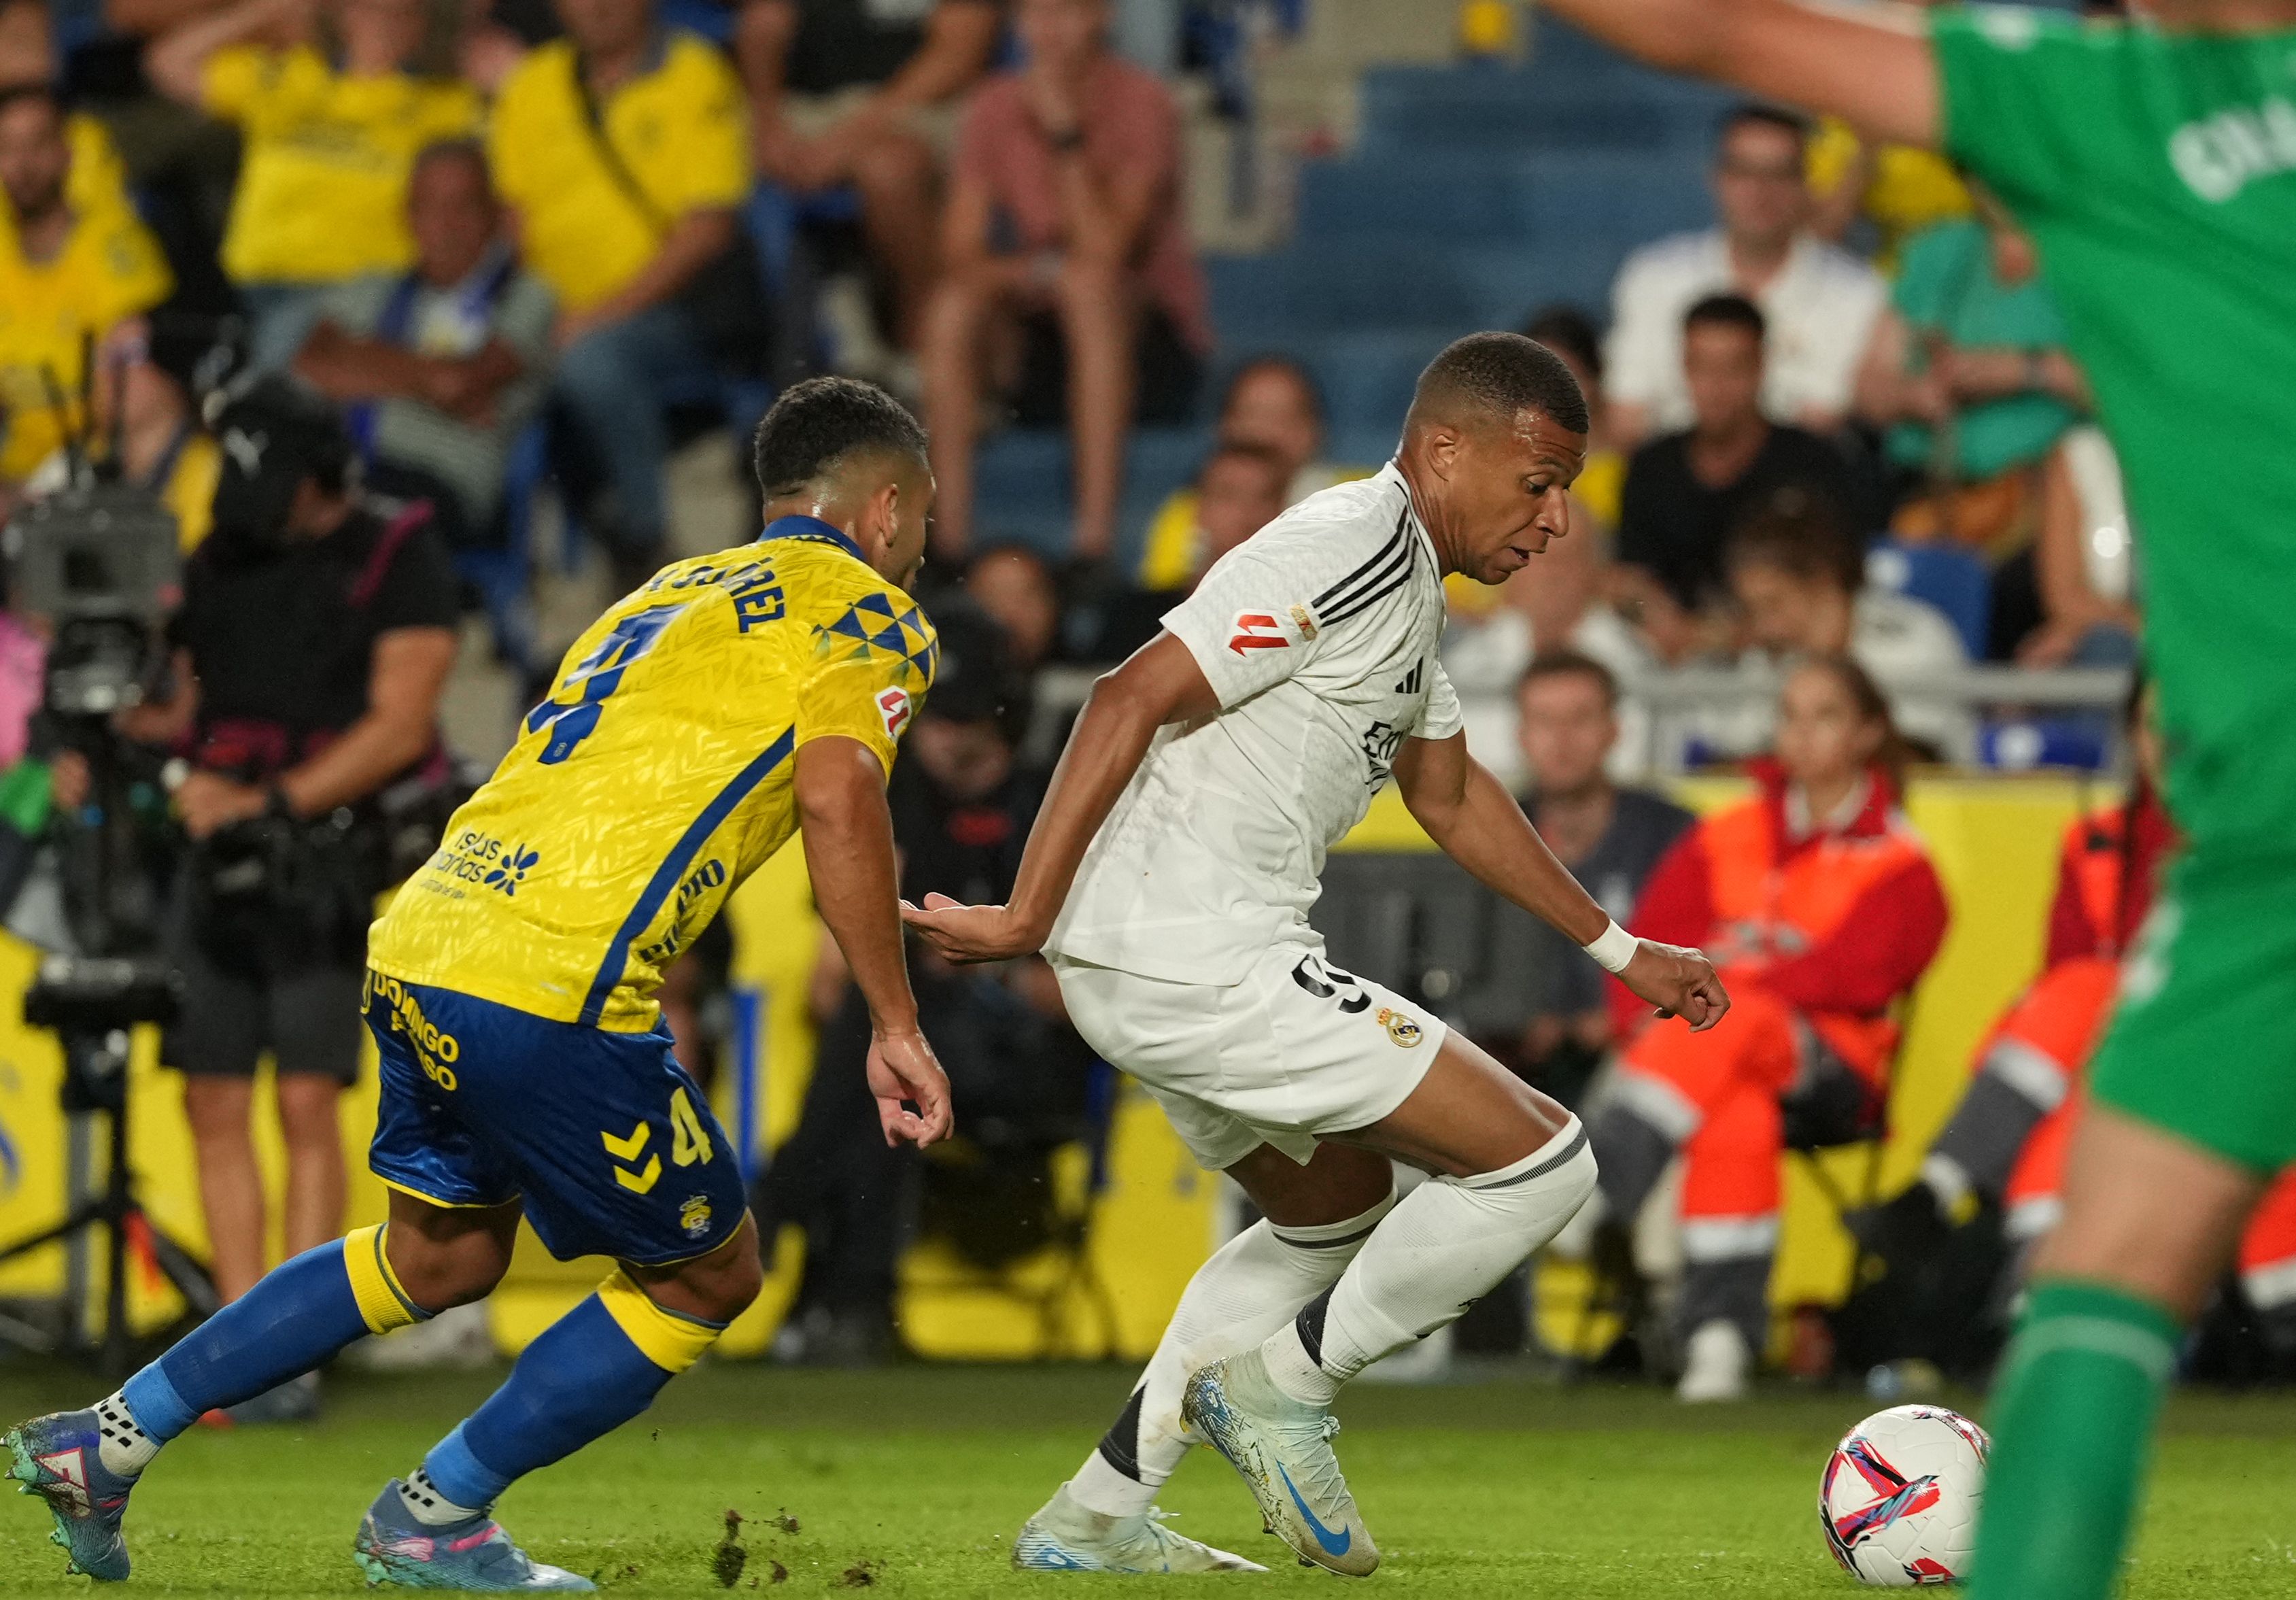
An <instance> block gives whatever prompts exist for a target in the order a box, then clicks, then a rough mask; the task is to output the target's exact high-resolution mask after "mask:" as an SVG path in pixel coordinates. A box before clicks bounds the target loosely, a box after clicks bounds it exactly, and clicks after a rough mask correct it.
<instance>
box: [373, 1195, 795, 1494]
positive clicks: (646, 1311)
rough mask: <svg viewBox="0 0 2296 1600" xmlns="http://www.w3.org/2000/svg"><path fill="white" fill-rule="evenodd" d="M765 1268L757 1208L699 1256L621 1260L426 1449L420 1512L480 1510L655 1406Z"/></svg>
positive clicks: (409, 1490)
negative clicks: (662, 1264) (663, 1264)
mask: <svg viewBox="0 0 2296 1600" xmlns="http://www.w3.org/2000/svg"><path fill="white" fill-rule="evenodd" d="M761 1276H762V1274H761V1269H760V1268H759V1266H758V1230H757V1225H756V1224H755V1223H754V1222H752V1221H750V1219H749V1218H747V1217H744V1218H742V1225H741V1227H739V1228H738V1229H737V1230H736V1231H735V1232H734V1235H733V1236H732V1237H731V1238H729V1239H727V1240H726V1242H725V1243H723V1244H722V1245H720V1246H719V1247H718V1248H717V1249H716V1250H714V1251H710V1252H709V1254H708V1255H706V1256H703V1257H701V1258H700V1259H697V1260H692V1261H685V1262H681V1263H679V1264H677V1265H676V1266H674V1267H667V1268H644V1267H630V1266H625V1267H624V1268H621V1270H619V1271H618V1272H616V1273H615V1274H614V1275H613V1276H611V1277H610V1278H608V1279H607V1280H606V1282H605V1283H604V1284H603V1285H601V1286H600V1288H599V1290H598V1292H596V1293H594V1294H593V1295H591V1296H590V1297H589V1298H588V1299H587V1300H586V1301H583V1302H582V1303H581V1304H580V1305H578V1306H577V1307H575V1308H574V1309H572V1310H571V1311H569V1312H568V1313H567V1314H566V1315H565V1316H563V1317H560V1318H559V1319H558V1320H557V1321H556V1322H554V1323H553V1324H552V1325H550V1326H549V1327H547V1328H545V1330H543V1333H542V1335H541V1337H539V1338H538V1339H537V1340H536V1341H535V1342H533V1343H532V1344H530V1345H529V1346H528V1347H527V1348H526V1350H525V1352H524V1353H523V1354H522V1355H521V1356H520V1357H519V1358H518V1364H517V1365H516V1366H513V1367H512V1368H511V1374H510V1377H509V1379H508V1380H507V1381H505V1382H504V1384H503V1386H502V1387H501V1388H500V1389H498V1390H496V1391H495V1392H494V1393H493V1394H492V1395H491V1396H489V1397H488V1399H487V1401H486V1403H485V1404H484V1405H482V1406H480V1407H479V1408H478V1410H477V1411H475V1412H473V1413H472V1414H471V1415H470V1417H469V1418H468V1419H467V1420H465V1421H463V1423H461V1424H457V1425H456V1427H455V1431H454V1432H452V1433H450V1434H448V1435H447V1437H446V1438H445V1439H444V1440H441V1441H439V1444H438V1445H436V1446H434V1447H433V1448H432V1449H431V1451H430V1454H429V1455H428V1456H425V1457H424V1458H423V1462H422V1467H421V1469H420V1470H418V1471H417V1472H416V1473H414V1476H413V1477H411V1478H410V1479H408V1481H407V1485H406V1499H407V1502H408V1504H409V1506H410V1508H411V1510H412V1512H413V1514H414V1517H415V1519H416V1520H417V1521H419V1522H424V1523H426V1524H429V1525H431V1526H444V1525H447V1524H448V1523H454V1522H463V1521H466V1520H468V1519H470V1518H472V1517H475V1516H478V1515H480V1514H482V1513H483V1512H485V1511H486V1510H487V1509H488V1507H489V1506H492V1505H493V1504H494V1503H495V1501H496V1499H497V1498H498V1497H500V1496H501V1495H502V1493H503V1491H504V1489H508V1488H509V1487H510V1486H511V1484H512V1483H513V1482H515V1481H517V1480H518V1479H520V1478H522V1477H524V1476H525V1475H526V1474H527V1473H531V1472H534V1471H536V1470H537V1469H538V1468H541V1467H545V1466H547V1465H550V1464H551V1463H552V1462H553V1461H556V1460H558V1459H560V1458H561V1457H562V1456H570V1455H571V1454H573V1453H574V1452H575V1451H576V1450H578V1449H580V1448H582V1447H583V1446H584V1445H586V1444H588V1443H589V1442H590V1441H591V1440H594V1439H597V1438H600V1437H602V1436H603V1435H604V1434H607V1433H610V1432H612V1431H613V1430H614V1429H616V1428H619V1427H620V1426H621V1425H622V1424H624V1423H626V1422H627V1421H629V1420H630V1419H631V1418H632V1417H634V1416H635V1415H638V1414H639V1413H640V1412H642V1411H644V1410H645V1408H646V1407H649V1406H651V1405H652V1404H653V1400H654V1396H656V1395H657V1394H659V1393H660V1392H661V1391H662V1388H663V1386H664V1385H666V1384H667V1383H668V1382H669V1381H670V1379H672V1378H673V1377H675V1376H676V1375H677V1374H679V1373H681V1372H684V1371H685V1369H686V1368H687V1367H689V1366H693V1364H694V1363H695V1362H696V1361H698V1360H700V1359H701V1357H702V1355H703V1353H704V1352H706V1351H707V1350H709V1347H710V1346H711V1345H713V1344H715V1343H716V1342H717V1337H718V1335H719V1334H721V1333H724V1332H725V1331H726V1325H727V1324H728V1323H730V1322H732V1321H733V1320H734V1317H738V1316H740V1315H741V1314H742V1311H743V1310H744V1309H747V1308H748V1306H749V1304H750V1301H753V1300H755V1299H756V1298H757V1297H758V1286H759V1283H760V1281H761Z"/></svg>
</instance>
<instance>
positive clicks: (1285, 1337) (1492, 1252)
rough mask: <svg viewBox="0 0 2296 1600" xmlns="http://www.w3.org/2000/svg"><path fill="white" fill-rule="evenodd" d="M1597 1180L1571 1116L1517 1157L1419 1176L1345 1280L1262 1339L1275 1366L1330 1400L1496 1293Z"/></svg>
mask: <svg viewBox="0 0 2296 1600" xmlns="http://www.w3.org/2000/svg"><path fill="white" fill-rule="evenodd" d="M1594 1188H1595V1157H1594V1153H1593V1152H1591V1151H1590V1150H1588V1149H1587V1130H1586V1129H1585V1128H1583V1127H1582V1126H1580V1124H1579V1120H1578V1119H1577V1118H1575V1117H1574V1118H1572V1119H1571V1120H1570V1121H1569V1122H1567V1123H1565V1124H1564V1125H1563V1127H1562V1130H1561V1131H1560V1132H1558V1133H1557V1134H1556V1135H1555V1136H1554V1137H1553V1138H1552V1139H1550V1140H1548V1141H1547V1142H1546V1144H1545V1145H1541V1146H1540V1147H1539V1148H1538V1149H1537V1150H1535V1151H1533V1152H1532V1153H1530V1154H1529V1155H1527V1156H1525V1157H1523V1159H1522V1160H1521V1161H1517V1162H1515V1163H1514V1164H1513V1166H1511V1167H1503V1168H1501V1169H1499V1170H1498V1171H1497V1172H1486V1173H1483V1174H1481V1175H1480V1176H1479V1177H1469V1178H1456V1177H1437V1178H1433V1179H1431V1180H1430V1181H1428V1182H1426V1183H1423V1184H1422V1185H1420V1186H1419V1187H1418V1188H1416V1189H1415V1190H1413V1191H1412V1192H1411V1194H1408V1195H1407V1196H1406V1197H1405V1198H1404V1200H1403V1202H1402V1203H1401V1204H1399V1205H1398V1206H1397V1207H1396V1208H1395V1213H1394V1215H1393V1216H1391V1217H1390V1218H1388V1219H1387V1220H1386V1221H1385V1222H1383V1223H1382V1224H1381V1225H1380V1227H1379V1228H1378V1230H1377V1231H1376V1232H1374V1234H1373V1235H1372V1236H1371V1238H1370V1239H1369V1240H1368V1241H1367V1242H1366V1243H1365V1245H1364V1247H1363V1250H1362V1251H1361V1252H1360V1253H1359V1254H1357V1257H1356V1259H1355V1260H1354V1262H1353V1263H1352V1264H1350V1265H1349V1268H1348V1270H1347V1272H1346V1274H1345V1275H1344V1276H1341V1279H1340V1281H1339V1282H1338V1283H1337V1284H1334V1285H1333V1287H1332V1288H1331V1290H1330V1291H1328V1292H1326V1293H1324V1294H1323V1295H1320V1296H1318V1297H1317V1298H1316V1299H1315V1300H1312V1301H1308V1304H1307V1305H1306V1306H1305V1307H1304V1308H1303V1309H1301V1310H1300V1315H1299V1316H1298V1317H1295V1318H1293V1319H1292V1322H1291V1323H1289V1324H1288V1325H1285V1326H1283V1327H1281V1328H1278V1329H1276V1330H1275V1333H1271V1334H1270V1335H1269V1336H1268V1337H1267V1341H1266V1342H1264V1343H1262V1344H1261V1346H1260V1347H1259V1348H1260V1353H1261V1356H1262V1357H1263V1358H1264V1359H1265V1360H1266V1361H1267V1373H1268V1376H1269V1377H1271V1378H1273V1379H1274V1380H1275V1386H1276V1387H1277V1388H1278V1389H1281V1390H1282V1391H1283V1392H1284V1393H1286V1394H1288V1395H1290V1396H1291V1397H1292V1399H1297V1400H1300V1401H1304V1402H1305V1403H1307V1404H1308V1405H1311V1406H1329V1405H1330V1404H1331V1403H1332V1398H1333V1396H1334V1395H1336V1394H1337V1393H1338V1392H1339V1390H1340V1385H1341V1384H1342V1383H1346V1382H1347V1381H1348V1380H1349V1378H1352V1377H1354V1376H1355V1375H1356V1374H1357V1373H1359V1372H1361V1371H1362V1370H1363V1369H1364V1368H1365V1367H1366V1366H1370V1365H1371V1364H1372V1363H1373V1362H1374V1361H1376V1360H1378V1359H1379V1358H1381V1357H1382V1356H1384V1355H1387V1354H1388V1353H1390V1351H1393V1350H1400V1349H1402V1348H1403V1347H1404V1346H1405V1345H1406V1344H1409V1343H1410V1342H1412V1341H1414V1340H1415V1339H1423V1338H1425V1337H1426V1336H1427V1335H1428V1334H1430V1333H1433V1332H1434V1331H1435V1330H1436V1329H1437V1328H1439V1327H1442V1326H1444V1325H1446V1324H1447V1323H1450V1322H1452V1321H1454V1320H1456V1318H1457V1317H1459V1315H1460V1314H1461V1313H1462V1312H1464V1311H1465V1310H1466V1309H1467V1308H1468V1307H1469V1306H1471V1305H1472V1304H1473V1303H1474V1302H1475V1301H1478V1300H1480V1299H1481V1298H1482V1297H1483V1296H1484V1295H1485V1294H1487V1293H1488V1292H1490V1290H1491V1287H1492V1285H1493V1284H1497V1282H1498V1281H1499V1280H1500V1279H1501V1278H1503V1277H1505V1276H1506V1275H1507V1274H1508V1273H1510V1272H1512V1271H1513V1270H1514V1268H1515V1267H1516V1265H1517V1264H1518V1263H1520V1262H1521V1261H1522V1260H1523V1259H1525V1258H1527V1257H1528V1256H1529V1254H1530V1253H1531V1252H1532V1251H1535V1250H1537V1249H1538V1247H1539V1246H1540V1245H1542V1244H1544V1243H1546V1242H1547V1241H1548V1240H1549V1239H1551V1238H1553V1237H1554V1235H1555V1233H1556V1231H1557V1230H1559V1229H1560V1228H1561V1227H1562V1225H1563V1224H1564V1223H1565V1222H1568V1221H1569V1220H1570V1218H1571V1216H1572V1215H1573V1214H1574V1213H1575V1212H1576V1211H1577V1210H1579V1207H1580V1206H1582V1205H1584V1204H1585V1203H1586V1202H1587V1195H1589V1194H1592V1193H1593V1192H1594Z"/></svg>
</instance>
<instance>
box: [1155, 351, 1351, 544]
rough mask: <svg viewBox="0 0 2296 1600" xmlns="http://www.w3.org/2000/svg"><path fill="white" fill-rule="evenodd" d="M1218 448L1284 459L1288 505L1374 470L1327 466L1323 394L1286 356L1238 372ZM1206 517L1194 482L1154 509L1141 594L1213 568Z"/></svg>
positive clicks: (1262, 359) (1223, 405) (1254, 361)
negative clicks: (1256, 451) (1260, 451)
mask: <svg viewBox="0 0 2296 1600" xmlns="http://www.w3.org/2000/svg"><path fill="white" fill-rule="evenodd" d="M1219 443H1220V444H1221V445H1222V446H1223V447H1226V446H1228V445H1251V446H1253V447H1258V448H1261V449H1266V450H1270V451H1273V452H1274V453H1275V455H1278V456H1280V457H1281V458H1282V459H1283V462H1284V464H1285V466H1286V470H1287V472H1288V474H1289V476H1288V478H1287V480H1286V483H1285V486H1284V491H1283V505H1284V506H1291V505H1298V504H1300V501H1302V500H1305V499H1306V498H1307V497H1308V496H1310V495H1313V494H1318V493H1320V492H1322V491H1323V490H1324V489H1327V488H1331V487H1332V486H1333V484H1338V483H1346V482H1349V480H1353V479H1357V478H1368V477H1370V476H1371V474H1372V471H1373V469H1370V468H1366V467H1353V466H1337V465H1334V464H1332V463H1331V462H1328V461H1326V460H1324V394H1323V390H1321V389H1320V388H1318V387H1317V386H1316V380H1315V377H1314V375H1313V374H1312V373H1309V372H1308V369H1307V368H1306V367H1304V366H1302V365H1300V363H1298V362H1297V361H1294V360H1292V357H1289V356H1255V357H1252V358H1251V360H1249V361H1247V362H1245V363H1244V364H1243V365H1242V366H1239V367H1237V368H1236V369H1235V375H1234V377H1232V378H1230V379H1229V380H1228V382H1227V392H1226V394H1224V395H1222V396H1221V397H1220V411H1219ZM1278 509H1279V510H1280V509H1282V507H1278ZM1211 537H1212V536H1211V535H1210V533H1209V532H1208V525H1207V523H1206V522H1205V521H1204V520H1203V519H1202V517H1201V501H1200V499H1199V497H1198V491H1197V488H1196V485H1194V484H1193V483H1191V484H1189V485H1187V486H1186V487H1185V488H1177V489H1174V490H1173V491H1172V493H1171V494H1170V495H1169V496H1167V497H1166V499H1165V501H1164V504H1163V505H1160V506H1158V507H1157V508H1156V515H1155V517H1154V518H1153V520H1152V521H1150V522H1149V524H1148V546H1147V549H1146V550H1145V551H1144V553H1143V554H1142V555H1141V558H1140V570H1139V572H1138V573H1137V574H1136V578H1137V581H1138V583H1139V585H1140V587H1142V588H1144V589H1150V590H1158V589H1185V588H1188V587H1192V586H1193V584H1194V583H1195V581H1196V579H1197V578H1198V577H1199V576H1201V573H1202V572H1203V570H1204V569H1205V568H1206V567H1207V566H1209V565H1210V564H1211V563H1210V562H1209V561H1207V560H1205V559H1204V554H1203V553H1204V550H1205V548H1206V546H1207V544H1208V543H1209V542H1211Z"/></svg>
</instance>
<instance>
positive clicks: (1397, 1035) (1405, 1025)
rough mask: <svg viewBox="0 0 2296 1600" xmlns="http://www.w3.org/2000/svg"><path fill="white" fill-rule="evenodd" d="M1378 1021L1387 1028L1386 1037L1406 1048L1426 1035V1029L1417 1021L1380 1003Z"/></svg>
mask: <svg viewBox="0 0 2296 1600" xmlns="http://www.w3.org/2000/svg"><path fill="white" fill-rule="evenodd" d="M1378 1022H1379V1025H1380V1026H1381V1027H1382V1028H1384V1029H1386V1030H1387V1037H1388V1038H1391V1039H1393V1040H1394V1041H1395V1042H1396V1043H1397V1044H1398V1045H1400V1046H1403V1047H1404V1048H1405V1049H1406V1050H1408V1049H1410V1048H1411V1047H1412V1046H1415V1045H1416V1044H1417V1043H1418V1042H1419V1041H1420V1040H1421V1039H1423V1038H1426V1037H1427V1033H1426V1030H1424V1029H1423V1028H1421V1027H1420V1026H1419V1024H1418V1023H1416V1022H1413V1021H1412V1020H1411V1019H1410V1018H1409V1017H1407V1016H1405V1015H1404V1014H1403V1013H1401V1012H1399V1011H1397V1010H1394V1009H1393V1008H1392V1007H1390V1006H1385V1005H1382V1006H1381V1007H1380V1008H1379V1014H1378Z"/></svg>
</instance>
